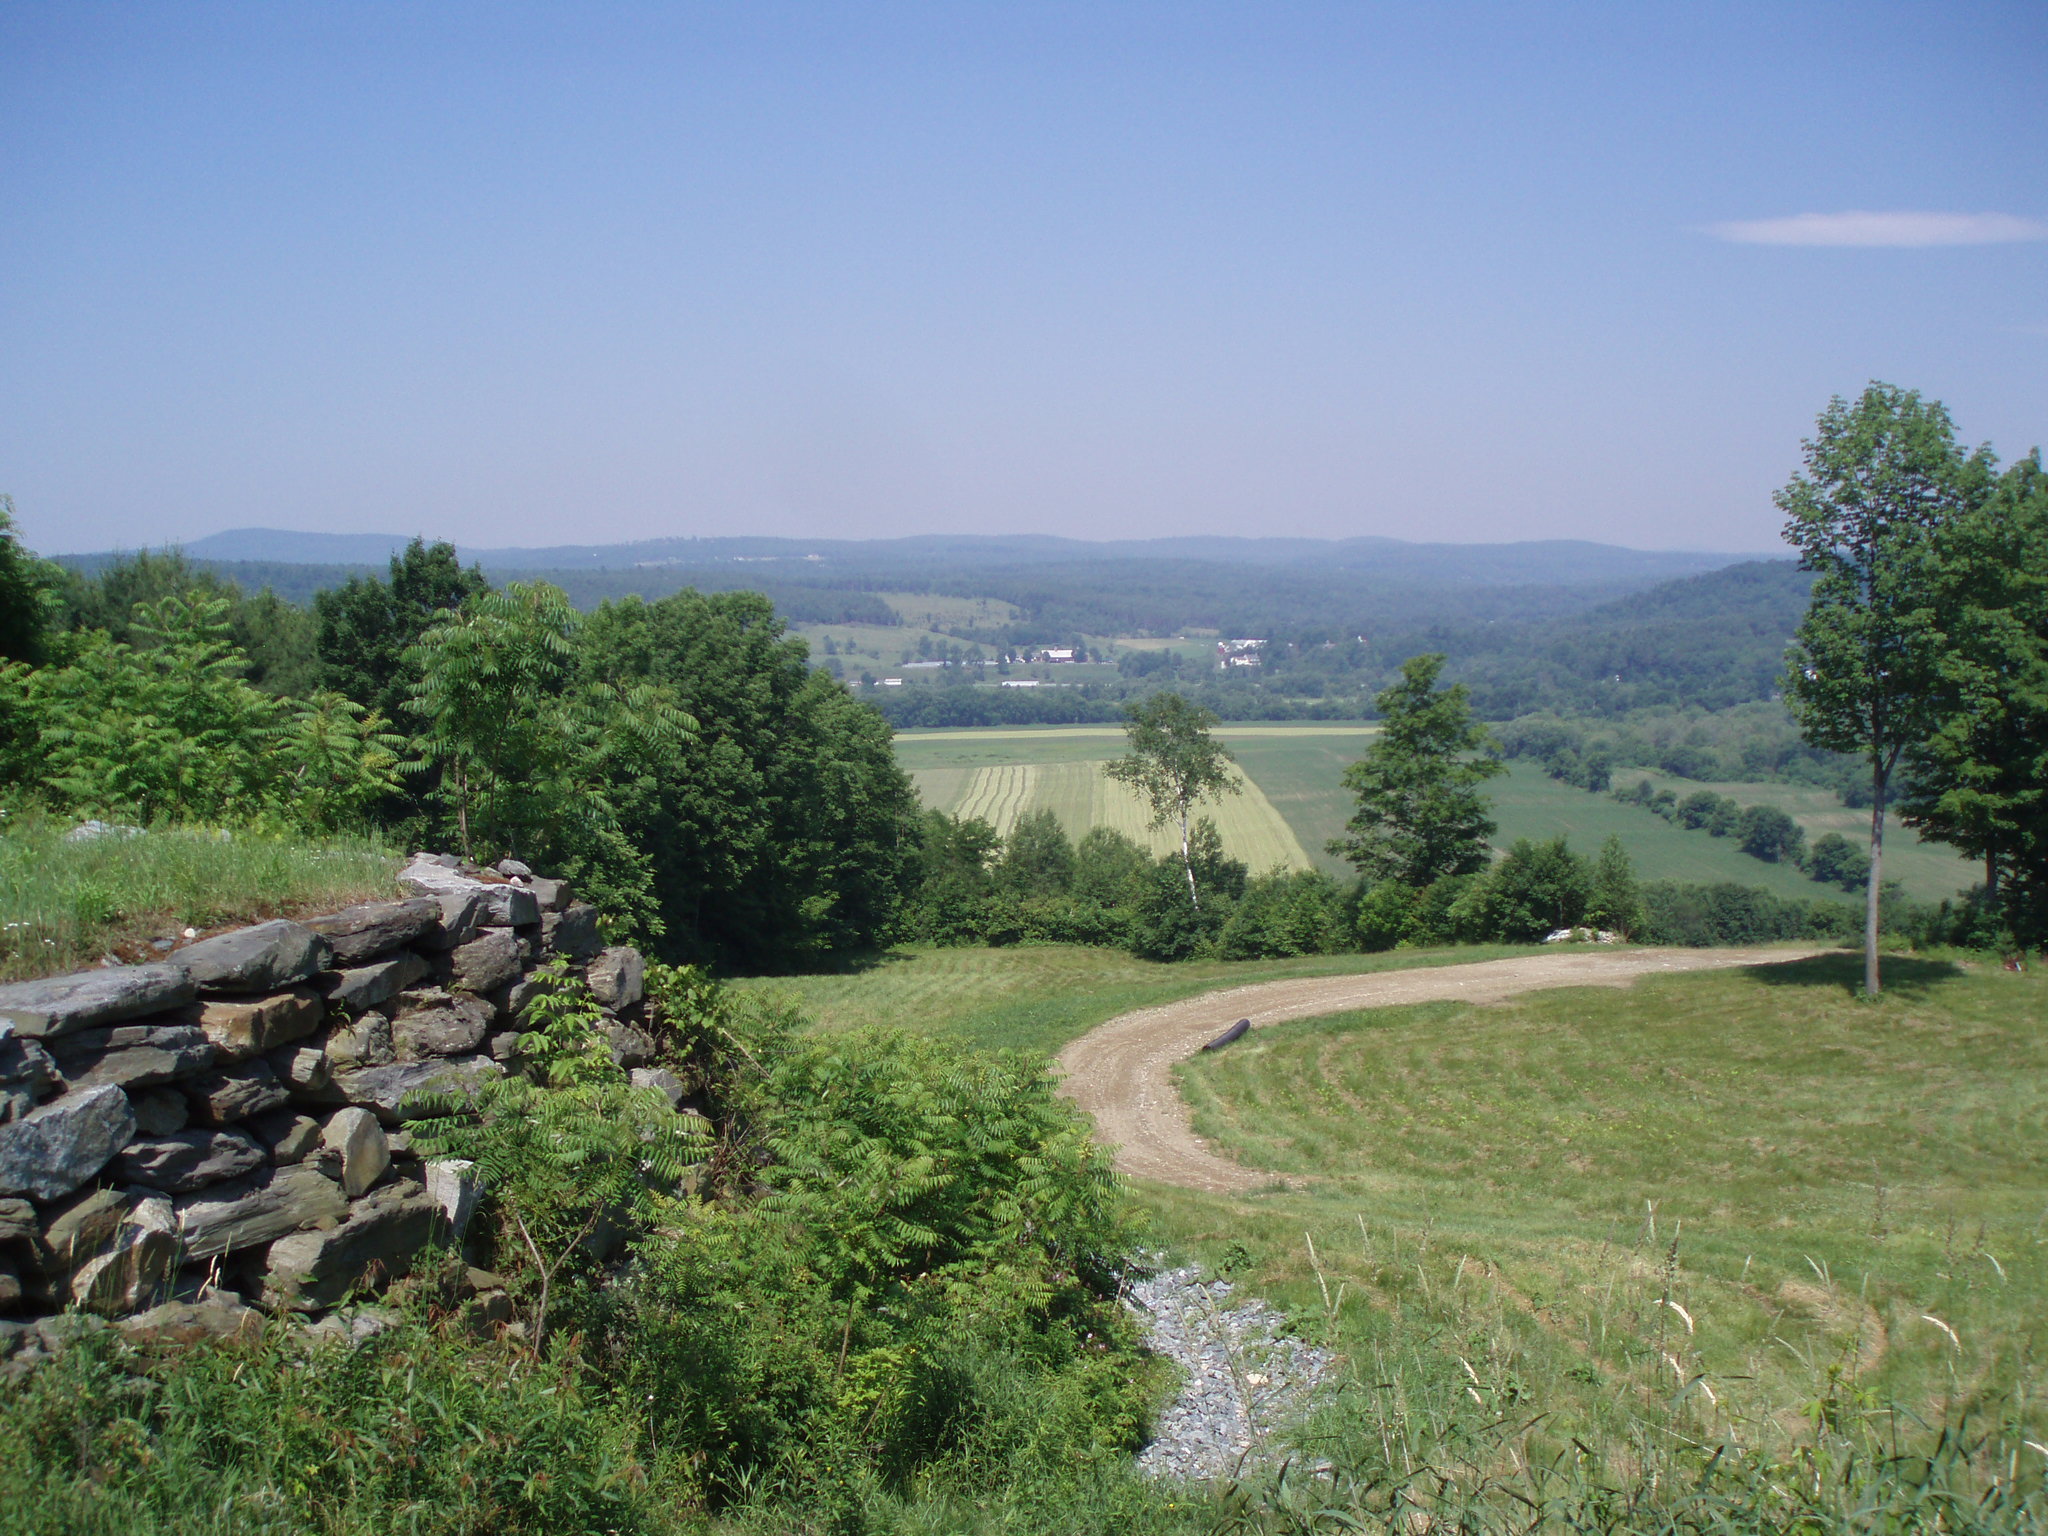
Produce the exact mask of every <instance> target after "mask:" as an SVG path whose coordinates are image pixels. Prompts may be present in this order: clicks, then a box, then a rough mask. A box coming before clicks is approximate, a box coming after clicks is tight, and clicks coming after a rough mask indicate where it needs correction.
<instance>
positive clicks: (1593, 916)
mask: <svg viewBox="0 0 2048 1536" xmlns="http://www.w3.org/2000/svg"><path fill="white" fill-rule="evenodd" d="M1586 921H1587V922H1589V923H1592V924H1593V925H1594V926H1595V927H1599V928H1606V929H1610V930H1611V931H1613V932H1615V933H1618V934H1620V935H1621V936H1622V937H1623V938H1624V939H1626V938H1632V937H1634V936H1635V934H1637V933H1638V932H1640V931H1641V929H1642V926H1643V889H1642V886H1641V885H1639V884H1638V883H1637V881H1636V868H1635V864H1634V862H1633V861H1632V860H1630V858H1629V856H1628V849H1626V848H1624V847H1623V846H1622V842H1621V839H1620V838H1618V837H1609V838H1608V839H1607V841H1606V842H1604V843H1602V844H1601V845H1600V854H1599V857H1598V858H1596V859H1595V860H1594V861H1593V885H1592V891H1591V893H1590V894H1589V895H1588V897H1587V898H1586Z"/></svg>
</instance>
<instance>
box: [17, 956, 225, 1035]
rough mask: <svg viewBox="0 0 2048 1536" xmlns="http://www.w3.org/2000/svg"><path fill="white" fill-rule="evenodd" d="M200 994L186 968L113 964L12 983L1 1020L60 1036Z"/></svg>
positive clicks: (25, 1029) (37, 1032)
mask: <svg viewBox="0 0 2048 1536" xmlns="http://www.w3.org/2000/svg"><path fill="white" fill-rule="evenodd" d="M195 947H196V946H195ZM181 958H182V957H181ZM197 995H198V989H197V987H196V985H195V984H194V982H193V980H192V977H191V975H190V974H189V973H188V972H187V971H186V969H185V967H184V966H183V965H182V964H178V965H109V966H103V967H101V968H100V969H99V970H96V971H80V972H78V973H76V974H75V975H71V976H48V977H45V978H43V979H42V980H40V981H15V982H9V983H8V984H7V985H6V986H4V987H0V1019H5V1020H6V1021H7V1022H8V1023H10V1024H12V1025H13V1026H14V1027H15V1029H16V1030H18V1031H19V1032H20V1033H22V1034H24V1035H29V1036H34V1037H42V1036H50V1035H62V1034H68V1033H70V1032H71V1031H72V1030H75V1029H90V1028H92V1027H93V1026H94V1025H96V1024H111V1023H114V1022H115V1021H116V1020H119V1019H136V1018H141V1017H142V1016H143V1015H145V1014H151V1013H162V1012H163V1011H165V1010H166V1009H170V1008H176V1007H179V1006H180V1005H182V1004H185V1003H189V1002H191V1001H192V999H193V998H194V997H196V996H197Z"/></svg>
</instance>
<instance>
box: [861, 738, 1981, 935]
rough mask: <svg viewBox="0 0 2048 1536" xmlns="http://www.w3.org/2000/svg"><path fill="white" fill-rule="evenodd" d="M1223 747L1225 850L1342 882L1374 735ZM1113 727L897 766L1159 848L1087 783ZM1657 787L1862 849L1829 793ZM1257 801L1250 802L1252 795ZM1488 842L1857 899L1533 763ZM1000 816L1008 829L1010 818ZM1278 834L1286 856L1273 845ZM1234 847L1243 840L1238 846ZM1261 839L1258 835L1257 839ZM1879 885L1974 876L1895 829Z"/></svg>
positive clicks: (1103, 787)
mask: <svg viewBox="0 0 2048 1536" xmlns="http://www.w3.org/2000/svg"><path fill="white" fill-rule="evenodd" d="M1216 735H1217V737H1218V738H1219V739H1220V740H1221V741H1223V743H1224V744H1225V745H1226V746H1228V747H1229V748H1230V751H1231V753H1232V755H1233V756H1234V757H1236V759H1237V762H1238V765H1239V767H1240V768H1241V769H1242V770H1243V773H1244V777H1245V780H1246V783H1247V786H1248V792H1247V794H1246V795H1245V796H1243V797H1240V798H1239V799H1237V800H1234V801H1232V802H1229V803H1227V804H1225V805H1224V806H1223V807H1221V808H1220V811H1219V810H1212V812H1211V814H1215V815H1216V817H1217V823H1218V826H1219V827H1221V828H1222V829H1223V831H1224V843H1225V845H1226V846H1227V847H1231V848H1232V852H1233V854H1234V855H1235V856H1236V857H1239V858H1242V859H1244V860H1245V861H1246V862H1247V863H1249V864H1251V866H1252V867H1253V868H1254V869H1261V868H1268V867H1270V866H1271V865H1272V864H1273V863H1275V862H1281V863H1286V864H1287V865H1289V867H1291V868H1306V867H1308V866H1309V865H1311V864H1313V865H1316V866H1318V867H1320V868H1323V869H1325V870H1328V871H1329V872H1331V873H1332V874H1339V875H1343V874H1348V873H1350V868H1349V866H1348V865H1346V864H1345V863H1344V861H1343V860H1341V859H1338V858H1335V857H1333V856H1331V855H1330V854H1329V853H1328V852H1327V851H1326V845H1327V844H1328V842H1329V840H1330V839H1331V838H1333V837H1338V836H1341V835H1342V834H1343V831H1344V823H1345V821H1346V819H1347V818H1348V817H1349V816H1350V814H1351V811H1352V800H1351V797H1350V795H1348V794H1347V793H1345V790H1344V787H1343V775H1344V770H1345V768H1346V767H1347V766H1349V765H1350V764H1351V763H1353V762H1355V761H1356V760H1357V759H1358V757H1359V755H1360V754H1361V753H1362V752H1363V751H1364V750H1365V746H1366V742H1367V741H1368V740H1369V739H1370V735H1371V728H1370V727H1366V726H1356V725H1327V724H1315V725H1285V724H1282V725H1226V726H1223V727H1221V728H1220V729H1218V731H1217V732H1216ZM1123 741H1124V734H1123V731H1122V729H1121V728H1120V727H1117V726H1111V725H1094V726H1055V727H1038V728H1024V727H1011V728H1008V729H985V730H964V731H925V732H913V733H906V734H903V735H900V736H898V737H897V738H896V752H897V759H898V761H900V762H901V763H902V764H903V766H904V767H905V768H906V769H908V770H910V772H911V775H912V777H913V778H915V779H916V781H917V785H918V790H919V793H920V794H921V795H922V796H923V797H924V802H925V804H927V805H929V806H933V807H936V808H938V809H941V810H949V811H955V812H960V811H961V810H962V809H963V807H965V806H966V805H967V804H968V803H969V800H970V797H972V800H973V804H974V805H975V806H976V807H978V808H977V809H975V810H973V811H972V812H971V814H975V815H985V816H988V817H989V819H990V820H992V821H995V822H996V823H997V825H998V826H1002V827H1005V828H1007V826H1008V825H1009V823H1010V821H1013V820H1014V819H1015V817H1016V816H1017V815H1018V814H1021V813H1022V812H1023V811H1025V810H1031V809H1036V808H1038V807H1040V806H1051V807H1052V808H1053V810H1054V811H1055V812H1056V813H1057V814H1058V815H1059V818H1060V822H1061V824H1062V825H1063V826H1065V827H1067V828H1068V830H1069V831H1070V832H1073V833H1074V834H1075V835H1079V833H1081V832H1082V831H1085V830H1086V829H1087V828H1088V827H1090V826H1097V825H1106V826H1114V827H1118V828H1119V829H1121V830H1125V831H1128V832H1130V834H1131V835H1132V836H1134V837H1137V838H1138V840H1139V841H1140V842H1141V843H1149V845H1150V846H1153V847H1157V848H1164V847H1165V846H1166V843H1165V841H1164V840H1163V839H1162V838H1160V837H1158V836H1156V835H1151V836H1147V835H1141V834H1143V832H1144V829H1143V825H1142V823H1143V816H1142V814H1141V811H1140V809H1139V807H1138V806H1137V804H1136V802H1134V801H1132V800H1131V799H1130V798H1129V796H1128V795H1127V794H1125V793H1123V792H1122V791H1120V790H1119V789H1118V787H1117V786H1116V785H1113V784H1098V783H1097V782H1096V778H1095V777H1091V776H1090V772H1089V771H1084V770H1092V769H1093V768H1094V767H1095V766H1096V765H1099V764H1100V763H1102V762H1104V761H1106V760H1108V759H1109V758H1111V757H1114V756H1116V755H1117V754H1118V752H1119V751H1120V750H1121V748H1122V746H1123ZM1022 768H1036V769H1037V770H1038V772H1037V776H1036V777H1035V778H1032V779H1030V780H1029V781H1028V782H1029V788H1028V790H1027V789H1025V788H1024V787H1022V784H1023V781H1022V779H1021V778H1020V776H1017V775H1014V774H1012V775H1008V776H1006V775H1004V774H1000V773H997V772H995V770H998V769H1012V770H1014V769H1022ZM1644 776H1645V775H1642V774H1639V773H1637V772H1636V771H1635V770H1633V769H1626V770H1623V771H1622V772H1620V773H1618V774H1617V775H1616V780H1617V782H1620V783H1626V784H1633V783H1634V782H1635V780H1636V779H1637V778H1638V777H1644ZM1647 777H1648V778H1650V779H1651V781H1652V782H1653V783H1655V784H1656V785H1657V786H1658V787H1659V788H1670V789H1672V790H1675V791H1676V792H1677V793H1678V794H1679V795H1681V796H1683V795H1687V794H1691V793H1692V792H1693V791H1695V790H1699V789H1712V790H1715V791H1717V792H1718V793H1721V794H1725V795H1729V796H1732V797H1733V798H1734V799H1735V800H1737V801H1739V802H1740V803H1741V804H1743V805H1775V806H1778V807H1780V808H1782V809H1783V810H1784V811H1785V812H1786V813H1787V814H1789V815H1790V816H1792V817H1793V819H1794V820H1796V821H1798V822H1799V823H1800V824H1801V825H1802V826H1803V827H1805V828H1806V832H1807V836H1808V837H1809V838H1814V837H1818V836H1819V835H1821V834H1822V833H1823V832H1841V833H1842V834H1843V835H1844V836H1846V837H1848V838H1850V839H1851V841H1854V842H1857V843H1859V845H1860V843H1861V841H1862V838H1863V837H1864V836H1865V835H1866V833H1865V829H1866V828H1867V827H1868V819H1867V813H1865V812H1861V811H1853V810H1850V809H1848V808H1847V807H1845V806H1843V805H1842V804H1841V803H1840V802H1839V801H1837V800H1836V798H1835V796H1834V795H1833V794H1832V793H1831V792H1830V791H1827V790H1819V789H1804V788H1802V787H1800V786H1798V785H1794V784H1769V783H1757V784H1697V783H1693V782H1691V781H1689V780H1685V779H1672V778H1668V777H1666V776H1662V775H1658V774H1649V775H1647ZM1252 789H1255V790H1256V791H1257V795H1256V798H1255V797H1254V796H1253V795H1252V794H1251V793H1250V790H1252ZM1487 793H1488V794H1489V795H1490V796H1491V798H1492V801H1493V814H1494V819H1495V820H1496V821H1497V822H1498V823H1499V826H1500V831H1499V834H1498V836H1497V837H1496V838H1495V842H1496V844H1497V845H1498V846H1499V847H1502V848H1505V847H1507V846H1508V845H1509V844H1510V843H1512V842H1513V841H1514V840H1515V839H1516V838H1520V837H1527V838H1532V839H1542V838H1550V837H1556V836H1558V835H1560V834H1562V835H1564V836H1566V837H1568V838H1570V840H1571V844H1572V846H1573V847H1574V848H1576V849H1577V850H1579V851H1580V852H1581V853H1586V854H1591V853H1592V852H1594V851H1595V850H1597V849H1598V848H1599V846H1600V844H1601V843H1602V842H1603V841H1605V840H1606V839H1607V838H1608V837H1609V836H1615V837H1619V838H1620V839H1621V841H1622V844H1623V846H1624V847H1626V848H1627V849H1628V851H1629V856H1630V857H1631V858H1632V859H1634V861H1635V865H1636V873H1637V874H1638V875H1639V876H1641V877H1642V878H1643V879H1645V880H1687V881H1700V882H1718V881H1733V882H1734V883H1736V884H1738V885H1753V886H1761V887H1763V888H1764V889H1765V890H1768V891H1771V892H1773V893H1775V894H1776V895H1779V896H1787V897H1806V898H1811V897H1815V896H1820V897H1834V898H1837V899H1841V900H1850V899H1853V898H1851V897H1849V896H1847V895H1846V894H1845V893H1843V892H1841V891H1838V890H1837V889H1836V888H1835V887H1833V886H1825V885H1820V884H1817V883H1816V882H1814V881H1812V880H1809V879H1807V878H1806V876H1805V875H1803V874H1801V873H1800V872H1799V871H1798V870H1797V869H1795V868H1793V867H1792V866H1790V865H1786V864H1766V863H1764V862H1763V861H1762V860H1760V859H1753V858H1751V857H1750V856H1749V855H1748V854H1746V853H1744V852H1742V851H1741V849H1740V848H1738V847H1737V846H1736V845H1735V843H1734V841H1733V840H1732V839H1729V838H1725V837H1711V836H1709V835H1708V834H1707V833H1705V832H1697V831H1690V830H1688V829H1686V828H1684V827H1680V826H1676V825H1674V824H1673V823H1671V822H1668V821H1665V820H1664V819H1663V818H1662V817H1660V816H1656V815H1653V814H1652V813H1651V812H1649V811H1646V810H1643V809H1641V808H1639V807H1636V806H1632V805H1623V804H1621V803H1620V802H1619V801H1616V800H1614V799H1611V798H1609V797H1608V796H1606V795H1595V794H1589V793H1588V792H1587V791H1585V790H1583V789H1575V788H1573V787H1572V786H1571V785H1569V784H1562V783H1559V782H1558V781H1557V780H1555V779H1552V778H1550V777H1549V776H1548V775H1547V774H1545V773H1544V772H1543V771H1542V770H1541V769H1540V768H1538V767H1536V766H1535V765H1534V764H1533V763H1529V762H1515V763H1511V764H1509V765H1508V772H1507V773H1506V774H1505V775H1503V776H1502V777H1500V778H1498V779H1495V780H1493V781H1492V782H1491V783H1490V784H1488V786H1487ZM1005 817H1007V818H1008V819H1007V820H1006V819H1004V818H1005ZM1282 827H1284V829H1285V831H1286V833H1287V834H1288V837H1289V839H1290V840H1291V847H1288V848H1287V851H1286V853H1285V856H1284V857H1276V854H1277V853H1278V851H1279V850H1280V849H1281V848H1282V846H1283V845H1281V844H1280V843H1278V842H1277V841H1274V840H1273V838H1274V834H1275V832H1276V830H1277V829H1278V828H1282ZM1233 828H1234V835H1235V836H1236V838H1237V839H1238V841H1237V843H1236V845H1234V846H1233V844H1232V838H1233ZM1261 828H1262V829H1264V830H1263V831H1260V830H1258V829H1261ZM1885 868H1886V874H1887V877H1888V878H1893V879H1897V880H1899V881H1901V882H1902V883H1903V885H1904V886H1905V889H1906V893H1907V894H1908V895H1909V896H1912V897H1915V898H1916V899H1919V900H1923V901H1938V900H1940V899H1941V898H1942V897H1945V896H1952V895H1954V894H1955V893H1956V891H1957V890H1959V889H1962V888H1964V887H1966V886H1968V885H1970V884H1972V883H1973V882H1974V881H1975V879H1976V878H1977V875H1976V871H1975V869H1974V867H1973V866H1971V865H1970V864H1968V863H1966V862H1965V861H1964V860H1961V859H1958V858H1956V857H1955V856H1954V855H1953V854H1951V853H1949V852H1948V851H1947V850H1946V849H1944V848H1941V847H1939V846H1938V845H1934V844H1926V843H1922V842H1920V840H1919V839H1918V838H1917V837H1916V836H1915V835H1914V834H1913V833H1912V831H1911V830H1910V829H1907V828H1902V827H1898V826H1896V824H1895V825H1894V827H1893V830H1892V833H1891V834H1890V835H1889V836H1888V838H1887V840H1886V864H1885Z"/></svg>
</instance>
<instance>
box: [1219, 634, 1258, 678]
mask: <svg viewBox="0 0 2048 1536" xmlns="http://www.w3.org/2000/svg"><path fill="white" fill-rule="evenodd" d="M1265 646H1266V642H1265V641H1263V640H1218V641H1217V642H1216V669H1217V670H1218V671H1219V672H1228V671H1229V670H1230V669H1231V668H1232V667H1256V666H1258V665H1260V664H1261V662H1262V661H1263V660H1264V658H1263V656H1262V655H1261V654H1260V653H1261V652H1262V651H1263V650H1264V649H1265Z"/></svg>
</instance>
